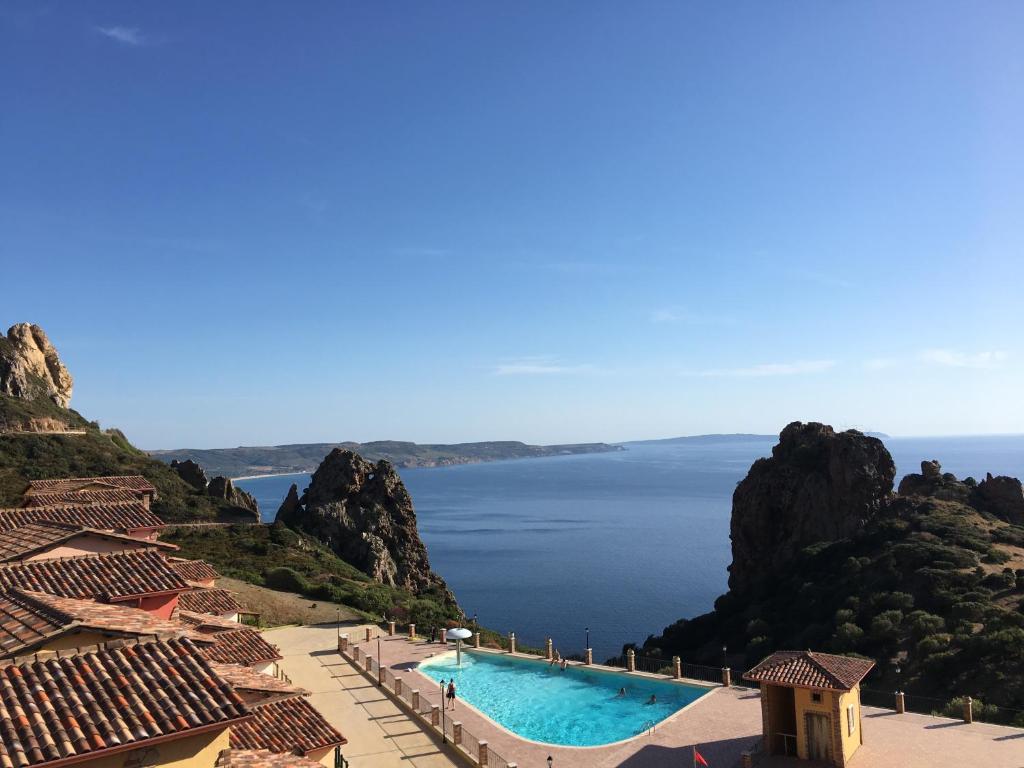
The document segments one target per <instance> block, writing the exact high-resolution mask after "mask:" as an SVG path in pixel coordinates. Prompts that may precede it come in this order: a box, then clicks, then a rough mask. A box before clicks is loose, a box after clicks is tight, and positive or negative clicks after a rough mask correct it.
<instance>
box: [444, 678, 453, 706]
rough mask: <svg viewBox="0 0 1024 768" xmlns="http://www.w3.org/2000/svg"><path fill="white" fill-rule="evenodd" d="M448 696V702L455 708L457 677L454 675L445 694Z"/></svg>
mask: <svg viewBox="0 0 1024 768" xmlns="http://www.w3.org/2000/svg"><path fill="white" fill-rule="evenodd" d="M445 696H446V697H447V698H448V703H449V704H451V707H452V709H455V678H454V677H453V678H452V679H451V681H450V682H449V683H448V692H447V693H446V694H445Z"/></svg>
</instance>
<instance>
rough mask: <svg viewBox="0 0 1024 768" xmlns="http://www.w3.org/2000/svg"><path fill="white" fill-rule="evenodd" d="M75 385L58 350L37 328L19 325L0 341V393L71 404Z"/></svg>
mask: <svg viewBox="0 0 1024 768" xmlns="http://www.w3.org/2000/svg"><path fill="white" fill-rule="evenodd" d="M73 385H74V381H73V380H72V378H71V374H70V373H69V372H68V369H67V367H66V366H65V365H64V363H63V362H61V359H60V356H59V355H58V354H57V349H56V348H55V347H54V346H53V344H51V343H50V340H49V338H47V336H46V333H45V332H44V331H43V329H42V328H40V327H39V326H38V325H33V324H30V323H18V324H17V325H12V326H11V327H10V329H9V330H8V331H7V336H6V338H4V337H0V393H2V394H5V395H10V396H11V397H18V398H22V399H24V400H37V399H40V398H48V399H50V400H52V401H53V402H54V403H56V404H57V405H59V406H60V407H61V408H67V407H68V404H69V403H70V402H71V391H72V387H73Z"/></svg>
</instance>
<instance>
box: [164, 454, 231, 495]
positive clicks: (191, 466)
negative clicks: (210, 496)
mask: <svg viewBox="0 0 1024 768" xmlns="http://www.w3.org/2000/svg"><path fill="white" fill-rule="evenodd" d="M171 469H173V470H174V471H175V472H177V473H178V476H179V477H180V478H181V479H182V480H184V481H185V482H186V483H188V484H189V485H191V486H192V487H193V488H195V489H196V490H197V491H205V490H206V485H207V480H206V472H204V471H203V468H202V467H200V466H199V465H198V464H196V463H195V462H194V461H192V459H185V460H184V461H178V460H177V459H175V460H174V461H172V462H171ZM228 482H230V481H228ZM232 487H234V486H233V485H232Z"/></svg>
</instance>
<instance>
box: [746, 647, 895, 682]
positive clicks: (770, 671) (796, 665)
mask: <svg viewBox="0 0 1024 768" xmlns="http://www.w3.org/2000/svg"><path fill="white" fill-rule="evenodd" d="M874 666H875V662H873V661H871V660H869V659H858V658H855V657H853V656H836V655H834V654H831V653H816V652H813V651H777V652H776V653H773V654H772V655H771V656H769V657H768V658H766V659H764V660H763V661H761V663H759V664H758V665H757V666H755V667H754V668H753V669H751V670H749V671H748V672H747V673H746V674H745V675H743V677H744V679H745V680H751V681H753V682H763V683H776V684H779V685H792V686H796V687H799V688H824V689H830V690H836V691H848V690H850V689H851V688H853V687H854V686H855V685H857V684H858V683H859V682H860V681H861V680H863V679H864V676H865V675H867V673H868V672H870V671H871V668H872V667H874Z"/></svg>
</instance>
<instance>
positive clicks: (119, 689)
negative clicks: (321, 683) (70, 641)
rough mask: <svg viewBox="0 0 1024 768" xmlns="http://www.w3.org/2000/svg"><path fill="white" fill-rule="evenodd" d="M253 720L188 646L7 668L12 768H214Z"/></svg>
mask: <svg viewBox="0 0 1024 768" xmlns="http://www.w3.org/2000/svg"><path fill="white" fill-rule="evenodd" d="M249 719H254V718H253V716H252V715H251V714H250V712H249V710H248V709H247V707H246V706H245V703H244V702H243V701H242V699H241V697H240V696H239V695H238V694H237V693H235V692H234V690H232V688H231V686H230V685H229V684H228V683H227V682H226V681H225V680H223V679H222V678H220V677H219V676H218V675H217V674H216V672H214V671H213V670H212V669H211V667H210V665H209V664H208V663H207V662H206V660H205V659H203V658H202V657H201V656H200V655H199V654H198V653H197V649H196V647H195V645H194V644H193V643H192V641H190V640H188V639H184V638H181V639H171V640H166V641H157V642H150V643H140V644H136V645H127V646H123V647H120V648H116V649H102V650H95V651H84V652H82V653H79V654H77V655H71V656H62V657H60V658H50V659H45V660H42V661H37V662H33V663H21V664H6V665H3V666H0V733H2V739H0V765H2V766H4V767H5V768H57V767H58V766H65V765H69V764H78V765H89V766H95V767H96V768H100V767H101V766H102V768H125V767H126V766H157V765H178V766H183V767H184V766H196V767H197V768H198V767H199V766H205V767H209V768H212V767H213V766H214V765H216V764H217V761H218V760H219V758H220V756H221V755H222V754H223V753H224V752H225V750H228V749H229V748H230V747H232V746H233V744H232V743H231V736H230V732H231V730H232V729H233V727H237V726H238V725H241V724H244V723H245V722H247V721H248V720H249Z"/></svg>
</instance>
